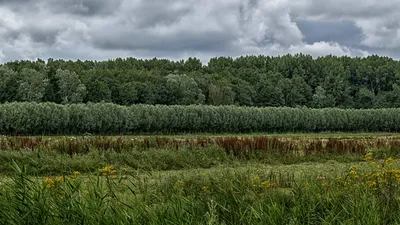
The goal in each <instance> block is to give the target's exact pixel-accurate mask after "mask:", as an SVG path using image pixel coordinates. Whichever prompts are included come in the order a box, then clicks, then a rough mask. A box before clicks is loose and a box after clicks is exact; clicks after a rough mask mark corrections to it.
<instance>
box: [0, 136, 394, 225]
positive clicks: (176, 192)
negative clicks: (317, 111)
mask: <svg viewBox="0 0 400 225" xmlns="http://www.w3.org/2000/svg"><path fill="white" fill-rule="evenodd" d="M0 148H1V151H0V171H2V174H1V176H0V209H1V210H0V221H2V223H3V222H4V223H5V224H13V223H14V224H66V223H67V224H398V223H400V216H399V215H398V211H399V210H400V160H399V159H400V154H399V153H400V135H398V134H385V133H371V134H348V133H328V134H285V135H279V136H278V135H274V134H272V135H263V134H253V135H203V134H200V135H174V136H172V135H170V136H168V135H166V136H165V135H164V136H43V137H39V136H30V137H18V136H3V137H1V138H0Z"/></svg>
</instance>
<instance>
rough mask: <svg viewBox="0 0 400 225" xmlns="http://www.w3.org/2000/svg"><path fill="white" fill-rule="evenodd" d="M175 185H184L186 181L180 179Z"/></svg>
mask: <svg viewBox="0 0 400 225" xmlns="http://www.w3.org/2000/svg"><path fill="white" fill-rule="evenodd" d="M175 186H176V187H184V186H185V182H183V181H181V180H178V181H177V182H175Z"/></svg>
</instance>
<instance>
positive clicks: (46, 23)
mask: <svg viewBox="0 0 400 225" xmlns="http://www.w3.org/2000/svg"><path fill="white" fill-rule="evenodd" d="M399 3H400V0H379V1H378V0H351V1H350V0H0V62H6V61H10V60H20V59H36V58H42V59H47V58H55V59H59V58H62V59H73V60H76V59H82V60H85V59H95V60H105V59H111V58H116V57H136V58H153V57H157V58H168V59H172V60H179V59H185V58H188V57H197V58H200V59H201V60H202V61H204V62H207V61H208V59H209V58H211V57H215V56H232V57H236V56H240V55H254V54H255V55H259V54H264V55H282V54H286V53H299V52H302V53H306V54H311V55H313V56H319V55H327V54H334V55H350V56H367V55H370V54H379V55H387V56H390V57H394V58H396V59H399V58H400V51H399V50H400V13H398V12H399V10H400V4H399Z"/></svg>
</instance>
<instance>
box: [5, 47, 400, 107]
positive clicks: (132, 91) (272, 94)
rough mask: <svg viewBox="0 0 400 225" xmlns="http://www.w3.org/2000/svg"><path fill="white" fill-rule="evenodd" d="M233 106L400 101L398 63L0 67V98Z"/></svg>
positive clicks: (274, 60) (245, 59)
mask: <svg viewBox="0 0 400 225" xmlns="http://www.w3.org/2000/svg"><path fill="white" fill-rule="evenodd" d="M16 101H18V102H20V101H21V102H22V101H24V102H26V101H27V102H54V103H59V104H69V103H87V102H94V103H95V102H112V103H115V104H119V105H133V104H151V105H154V104H162V105H192V104H205V105H239V106H263V107H264V106H268V107H279V106H286V107H299V106H307V107H311V108H332V107H337V108H392V107H399V106H400V62H399V61H396V60H393V59H391V58H388V57H380V56H376V55H374V56H369V57H366V58H351V57H345V56H344V57H336V56H325V57H319V58H313V57H311V56H309V55H303V54H297V55H285V56H279V57H270V56H242V57H239V58H236V59H233V58H230V57H218V58H212V59H210V61H209V62H208V64H207V65H204V64H202V63H201V61H200V60H199V59H196V58H189V59H187V60H182V61H170V60H165V59H151V60H139V59H134V58H127V59H121V58H118V59H115V60H109V61H101V62H98V61H80V60H78V61H64V60H54V59H48V60H47V62H46V61H44V60H41V59H38V60H36V61H14V62H8V63H5V64H3V65H1V67H0V103H5V102H16Z"/></svg>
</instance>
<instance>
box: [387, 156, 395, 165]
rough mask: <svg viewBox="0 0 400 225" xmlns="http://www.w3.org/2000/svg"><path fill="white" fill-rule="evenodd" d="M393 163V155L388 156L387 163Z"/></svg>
mask: <svg viewBox="0 0 400 225" xmlns="http://www.w3.org/2000/svg"><path fill="white" fill-rule="evenodd" d="M391 164H393V158H392V157H389V158H387V159H386V160H385V165H391Z"/></svg>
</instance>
